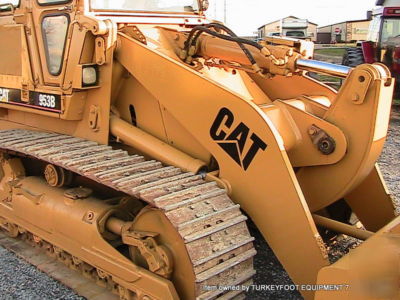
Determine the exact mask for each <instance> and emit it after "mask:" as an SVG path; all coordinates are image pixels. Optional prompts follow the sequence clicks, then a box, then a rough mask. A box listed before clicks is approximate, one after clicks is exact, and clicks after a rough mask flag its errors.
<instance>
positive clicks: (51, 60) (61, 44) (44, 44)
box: [32, 0, 75, 107]
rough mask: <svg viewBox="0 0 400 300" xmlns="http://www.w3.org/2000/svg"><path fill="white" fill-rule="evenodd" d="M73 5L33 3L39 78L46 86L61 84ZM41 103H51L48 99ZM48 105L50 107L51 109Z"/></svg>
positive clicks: (71, 1)
mask: <svg viewBox="0 0 400 300" xmlns="http://www.w3.org/2000/svg"><path fill="white" fill-rule="evenodd" d="M73 5H75V0H62V1H60V0H32V6H33V7H32V8H33V9H32V14H33V18H32V19H33V20H32V22H34V24H33V25H34V26H33V28H34V30H35V34H36V37H37V47H38V50H39V60H40V64H41V66H42V67H41V71H42V74H41V75H42V78H43V85H45V86H47V87H55V88H57V87H58V88H59V87H61V86H62V84H63V79H64V74H65V68H66V57H67V56H68V53H67V52H68V43H69V35H70V27H71V26H70V25H71V22H72V21H73V20H74V17H75V13H74V10H73ZM43 100H46V101H50V102H51V99H43ZM50 102H49V103H48V104H49V107H52V105H53V103H50Z"/></svg>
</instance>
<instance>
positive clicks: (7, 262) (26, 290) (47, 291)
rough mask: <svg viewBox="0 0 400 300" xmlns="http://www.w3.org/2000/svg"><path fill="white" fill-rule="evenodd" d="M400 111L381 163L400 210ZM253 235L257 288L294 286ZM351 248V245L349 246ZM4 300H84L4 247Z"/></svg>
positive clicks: (286, 295) (268, 297) (276, 298)
mask: <svg viewBox="0 0 400 300" xmlns="http://www.w3.org/2000/svg"><path fill="white" fill-rule="evenodd" d="M399 154H400V109H399V108H397V109H396V110H395V111H394V118H393V119H392V122H391V129H390V134H389V139H388V142H387V143H386V147H385V150H384V152H383V155H382V158H381V160H380V165H381V169H382V172H383V174H384V177H385V179H386V181H387V184H388V187H389V189H390V190H391V192H392V193H393V195H394V200H395V202H396V206H397V207H400V197H399V196H400V183H399V178H398V174H399V171H400V160H399V156H400V155H399ZM250 230H251V233H252V235H253V236H254V237H255V238H256V242H255V247H256V249H257V252H258V254H257V256H256V257H255V268H256V270H257V275H256V276H255V278H254V284H255V285H266V284H267V285H275V284H276V285H286V284H287V285H290V284H292V281H291V280H290V278H289V277H288V275H287V274H286V272H285V271H284V270H283V268H282V266H281V264H280V263H279V261H278V260H277V259H276V257H275V255H274V254H273V252H272V251H271V249H270V248H269V247H268V245H267V243H266V242H265V241H264V239H263V237H262V236H261V234H260V232H259V231H258V230H257V229H256V228H255V226H254V225H253V224H250ZM346 246H349V247H351V243H349V244H348V245H346ZM0 266H1V268H0V299H32V300H36V299H38V300H39V299H40V300H41V299H48V300H51V299H66V300H67V299H71V300H75V299H76V300H78V299H79V300H80V299H82V298H81V297H79V296H77V295H76V294H75V293H74V292H73V291H72V290H70V289H68V288H66V287H65V286H63V285H62V284H60V283H59V282H57V281H56V280H53V279H51V278H49V277H48V276H47V275H46V274H44V273H42V272H40V271H38V270H37V269H36V268H35V267H33V266H31V265H29V264H27V263H26V262H25V261H23V260H21V259H19V258H18V257H16V256H15V255H14V254H12V253H10V252H8V251H7V250H4V249H3V248H1V247H0ZM247 299H250V300H258V299H260V300H280V299H282V300H301V299H302V297H301V296H300V294H299V293H298V292H282V291H280V292H273V291H262V290H252V291H251V292H250V293H249V294H248V297H247Z"/></svg>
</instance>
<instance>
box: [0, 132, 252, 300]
mask: <svg viewBox="0 0 400 300" xmlns="http://www.w3.org/2000/svg"><path fill="white" fill-rule="evenodd" d="M0 149H3V150H4V151H12V152H15V153H16V154H17V155H18V154H23V155H27V156H29V157H32V158H36V159H38V160H41V161H45V162H47V163H50V164H53V165H57V166H59V167H62V168H64V169H66V170H70V171H72V172H74V173H76V174H79V175H81V176H84V177H87V178H90V179H91V180H94V181H96V182H98V183H100V184H102V185H105V186H107V187H109V188H112V189H114V190H116V191H120V192H123V193H125V194H128V195H130V196H133V197H135V198H137V199H140V200H142V201H144V202H146V203H148V204H149V205H151V206H153V207H156V208H158V209H160V210H162V211H163V212H164V214H165V216H166V217H167V218H168V219H169V221H170V222H171V223H172V225H173V226H174V227H175V228H176V230H177V232H178V233H179V234H180V236H181V237H182V239H183V241H184V243H185V246H186V250H187V252H188V254H189V257H190V259H191V262H192V265H193V270H194V273H195V278H196V282H195V283H194V284H195V285H196V299H199V300H201V299H233V298H236V297H241V296H243V294H242V293H241V292H240V291H229V292H224V291H223V290H212V291H209V290H207V288H206V287H207V286H241V285H248V284H251V282H252V281H251V280H252V277H253V275H254V274H255V271H254V269H253V256H254V255H255V254H256V251H255V249H254V247H253V241H254V238H252V237H251V236H250V234H249V231H248V228H247V225H246V220H247V218H246V217H245V216H244V215H243V214H242V213H241V211H240V207H239V205H235V204H234V203H233V202H232V200H231V199H230V198H229V196H228V195H227V193H226V191H225V190H224V189H221V188H220V187H218V186H217V184H216V183H215V182H206V181H205V180H204V179H203V177H202V176H201V175H196V174H192V173H188V172H183V171H182V170H181V169H179V168H175V167H171V166H163V165H162V164H161V163H160V162H158V161H155V160H151V161H146V160H145V159H144V158H143V157H142V156H138V155H133V156H130V155H128V153H127V152H125V151H122V150H114V149H112V147H110V146H105V145H99V144H97V143H95V142H91V141H87V140H84V139H81V138H75V137H71V136H67V135H61V134H56V133H44V132H37V131H29V130H20V129H16V130H5V131H0ZM3 217H5V218H6V217H7V216H3ZM172 251H173V249H172ZM71 255H73V253H71ZM133 292H134V291H133Z"/></svg>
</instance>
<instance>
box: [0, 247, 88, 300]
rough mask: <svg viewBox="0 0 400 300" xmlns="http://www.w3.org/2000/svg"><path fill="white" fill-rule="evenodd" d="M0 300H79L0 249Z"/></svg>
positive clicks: (22, 261) (65, 288)
mask: <svg viewBox="0 0 400 300" xmlns="http://www.w3.org/2000/svg"><path fill="white" fill-rule="evenodd" d="M0 266H1V268H0V299H2V300H3V299H7V300H8V299H10V300H14V299H29V300H43V299H48V300H50V299H64V300H81V299H82V298H81V297H79V296H77V295H76V294H75V293H74V292H73V291H72V290H70V289H69V288H67V287H65V286H64V285H62V284H60V283H59V282H58V281H56V280H54V279H52V278H50V277H48V276H47V275H46V274H44V273H42V272H40V271H39V270H37V269H36V268H35V267H34V266H32V265H30V264H28V263H26V262H25V261H24V260H22V259H20V258H18V257H17V256H15V255H14V254H13V253H11V252H8V251H7V250H5V249H4V248H1V247H0Z"/></svg>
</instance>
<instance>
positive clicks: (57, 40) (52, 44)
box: [42, 14, 69, 76]
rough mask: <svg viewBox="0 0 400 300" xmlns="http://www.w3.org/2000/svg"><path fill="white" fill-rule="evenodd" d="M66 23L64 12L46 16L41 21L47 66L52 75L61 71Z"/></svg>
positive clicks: (66, 17) (67, 20)
mask: <svg viewBox="0 0 400 300" xmlns="http://www.w3.org/2000/svg"><path fill="white" fill-rule="evenodd" d="M68 25H69V17H68V15H64V14H63V15H51V16H47V17H44V18H43V21H42V32H43V39H44V46H45V49H46V59H47V67H48V70H49V73H50V74H51V75H54V76H58V75H60V73H61V69H62V62H63V57H64V49H65V43H66V39H67V31H68Z"/></svg>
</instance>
